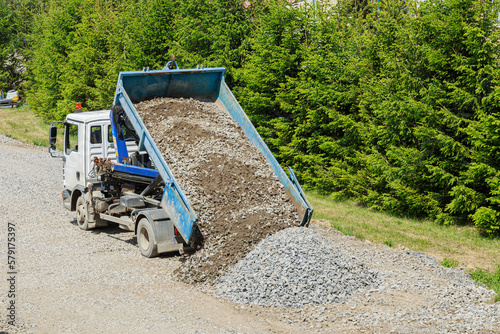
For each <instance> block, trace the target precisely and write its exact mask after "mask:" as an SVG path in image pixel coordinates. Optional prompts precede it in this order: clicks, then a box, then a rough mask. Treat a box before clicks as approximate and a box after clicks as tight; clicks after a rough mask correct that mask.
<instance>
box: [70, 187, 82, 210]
mask: <svg viewBox="0 0 500 334" xmlns="http://www.w3.org/2000/svg"><path fill="white" fill-rule="evenodd" d="M84 192H85V188H84V187H83V186H81V185H77V186H75V187H74V188H73V191H72V192H71V211H76V201H78V197H80V196H81V195H82V194H83V193H84Z"/></svg>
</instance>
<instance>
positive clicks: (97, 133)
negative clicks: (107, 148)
mask: <svg viewBox="0 0 500 334" xmlns="http://www.w3.org/2000/svg"><path fill="white" fill-rule="evenodd" d="M105 129H106V128H105V125H104V124H103V123H102V122H99V123H97V122H93V123H90V124H87V133H88V134H89V138H88V140H87V143H88V153H87V156H88V160H87V162H86V168H87V170H86V182H95V181H97V176H95V175H93V174H92V173H90V172H91V170H92V168H93V167H94V162H93V161H94V157H98V158H103V157H104V158H105V157H106V156H105V155H104V149H103V147H104V144H105V140H104V139H105V138H103V134H104V133H105V132H104V131H105Z"/></svg>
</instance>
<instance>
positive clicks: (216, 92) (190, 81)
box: [113, 67, 313, 243]
mask: <svg viewBox="0 0 500 334" xmlns="http://www.w3.org/2000/svg"><path fill="white" fill-rule="evenodd" d="M224 70H225V69H224V68H222V67H216V68H205V69H175V70H161V71H134V72H121V73H120V75H119V77H118V83H117V87H116V92H115V99H114V102H113V104H114V106H121V107H122V108H123V109H124V111H125V113H126V114H127V116H128V118H129V120H130V121H131V123H132V126H133V127H134V129H135V131H136V132H137V135H138V136H139V138H140V142H139V149H140V150H145V151H146V152H148V154H149V156H150V158H151V159H152V161H153V162H154V164H155V166H156V168H157V169H158V172H159V174H160V175H161V177H162V179H163V180H164V181H165V190H164V193H163V197H162V201H161V206H162V208H163V209H164V210H165V211H166V213H167V214H168V216H169V217H170V219H171V220H172V221H173V223H174V225H175V226H176V227H177V229H178V230H179V233H180V234H181V235H182V237H183V238H184V240H185V241H186V243H190V242H191V238H192V235H193V227H194V224H195V223H196V220H197V215H196V213H195V212H194V210H193V208H192V207H191V205H190V204H189V201H188V200H187V198H186V196H185V195H184V193H183V192H182V189H181V188H180V187H179V184H178V183H177V182H176V181H175V177H174V175H173V174H172V173H171V171H170V168H169V166H168V165H167V163H166V162H165V160H164V158H163V156H162V155H161V153H160V150H159V149H158V147H157V146H156V144H155V142H154V141H153V139H152V137H151V135H150V134H149V132H148V130H147V129H146V127H145V126H144V123H143V122H142V120H141V118H140V116H139V114H138V113H137V110H136V109H135V107H134V103H137V102H140V101H143V100H147V99H150V98H154V97H170V98H180V97H182V98H202V99H203V100H205V101H206V100H211V101H214V102H215V103H216V104H217V106H218V107H219V108H221V109H222V110H226V111H227V112H228V113H229V114H230V115H231V117H232V118H234V119H235V120H236V122H237V123H238V124H239V125H240V126H241V127H242V129H243V131H244V132H245V134H246V136H247V137H248V139H249V140H250V141H251V142H252V143H253V144H254V145H255V146H256V147H257V148H258V149H259V150H260V151H261V152H262V154H263V155H264V156H265V158H266V159H267V161H268V162H269V164H270V165H271V167H272V169H273V170H274V173H275V174H276V175H277V176H278V178H279V179H280V181H281V183H282V184H283V185H284V186H285V189H286V192H287V193H288V194H289V195H290V198H291V200H292V202H293V204H294V205H295V207H296V208H297V211H298V214H299V218H300V219H301V221H302V225H308V224H309V221H310V220H311V216H312V212H313V210H312V207H311V205H310V204H309V202H308V201H307V198H306V196H305V194H304V192H303V191H302V189H301V187H300V185H299V183H298V181H297V179H296V177H295V175H294V174H293V171H292V170H291V169H289V170H290V175H289V176H287V175H286V174H285V172H284V171H283V169H282V168H281V166H280V165H279V163H278V161H277V160H276V158H275V157H274V156H273V154H272V153H271V151H270V150H269V148H268V147H267V145H266V144H265V143H264V141H263V140H262V138H261V137H260V135H259V134H258V132H257V130H255V128H254V126H253V125H252V123H251V122H250V120H249V119H248V117H247V115H246V114H245V112H244V111H243V109H242V108H241V106H240V104H239V103H238V101H237V100H236V98H235V97H234V95H233V94H232V92H231V90H230V89H229V87H228V86H227V85H226V82H225V81H224Z"/></svg>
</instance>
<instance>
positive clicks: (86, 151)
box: [51, 110, 137, 211]
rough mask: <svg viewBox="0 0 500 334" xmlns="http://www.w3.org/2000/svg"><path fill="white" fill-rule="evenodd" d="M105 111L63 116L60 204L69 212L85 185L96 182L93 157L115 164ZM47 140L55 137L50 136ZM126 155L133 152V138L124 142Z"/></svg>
mask: <svg viewBox="0 0 500 334" xmlns="http://www.w3.org/2000/svg"><path fill="white" fill-rule="evenodd" d="M109 112H110V111H109V110H99V111H88V112H81V111H80V110H76V111H75V112H74V113H71V114H69V115H67V116H66V120H65V121H64V122H62V123H63V124H64V149H63V152H62V160H63V187H64V191H63V200H64V206H65V207H66V208H67V209H69V210H71V211H73V210H75V207H76V202H77V200H78V197H80V196H81V195H82V194H83V192H84V189H85V187H86V186H87V184H89V183H92V182H96V181H97V176H96V175H95V174H94V173H93V167H94V166H93V160H94V157H98V158H105V159H110V160H111V161H116V153H115V144H114V143H113V135H112V134H111V124H110V120H109ZM51 138H54V142H55V135H53V134H51ZM126 143H127V149H128V151H129V152H135V151H137V145H136V143H135V141H134V140H133V138H129V140H127V142H126Z"/></svg>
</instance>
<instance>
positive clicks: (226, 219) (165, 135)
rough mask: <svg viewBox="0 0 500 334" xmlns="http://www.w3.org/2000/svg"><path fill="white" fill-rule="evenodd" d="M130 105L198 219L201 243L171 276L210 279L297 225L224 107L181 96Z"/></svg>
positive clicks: (192, 280) (292, 208)
mask: <svg viewBox="0 0 500 334" xmlns="http://www.w3.org/2000/svg"><path fill="white" fill-rule="evenodd" d="M135 108H136V110H137V111H138V113H139V115H140V116H141V118H142V120H143V122H144V124H145V126H146V128H147V129H148V131H149V133H150V134H151V136H152V137H153V140H154V141H155V143H156V145H157V146H158V148H159V150H160V151H161V153H162V155H163V157H164V159H165V161H166V162H167V163H168V165H169V167H170V169H171V171H172V173H173V175H174V176H175V178H176V180H177V182H178V184H179V185H180V187H181V189H182V190H183V192H184V193H185V195H186V196H187V198H188V200H189V202H190V203H191V205H192V206H193V209H194V210H195V212H196V214H197V215H198V218H199V220H198V222H197V226H198V228H199V232H200V234H201V236H200V237H199V238H198V240H199V241H200V245H199V247H200V249H199V250H198V251H197V252H195V253H194V254H192V255H190V256H187V257H186V258H184V259H183V260H184V263H183V266H182V267H181V268H180V269H179V270H178V271H177V273H176V274H177V277H178V279H180V280H181V281H184V282H187V283H201V282H207V283H213V282H214V281H215V280H216V279H217V277H218V276H219V275H221V274H223V273H224V272H225V271H226V270H227V269H228V268H229V267H231V266H232V265H233V264H235V263H236V262H237V261H238V260H240V259H241V258H242V257H244V256H245V255H246V254H247V253H248V252H249V251H250V250H251V249H252V248H253V247H254V246H255V245H256V244H257V243H258V242H259V241H260V240H262V239H263V238H265V237H267V236H268V235H271V234H273V233H275V232H277V231H279V230H282V229H284V228H287V227H292V226H297V225H299V223H300V222H299V220H298V219H299V217H298V214H297V210H296V208H295V206H294V205H293V204H292V202H291V201H290V198H289V196H288V195H287V194H286V193H285V189H284V186H283V185H282V184H281V182H280V181H279V179H278V178H277V176H276V175H275V174H274V172H273V170H272V169H271V166H270V165H269V164H268V163H267V161H266V160H265V158H264V156H263V155H262V153H261V152H260V151H259V150H258V149H257V148H256V147H255V146H254V145H253V144H252V143H251V142H250V141H249V140H248V138H247V137H246V135H245V134H244V132H243V130H242V129H241V127H240V126H239V125H238V124H237V123H236V121H235V120H234V119H232V118H231V116H230V115H229V113H227V111H225V110H222V109H221V108H219V107H218V106H217V105H216V104H215V103H213V102H207V101H200V100H196V99H183V98H155V99H151V100H147V101H142V102H139V103H137V104H136V105H135Z"/></svg>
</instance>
